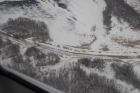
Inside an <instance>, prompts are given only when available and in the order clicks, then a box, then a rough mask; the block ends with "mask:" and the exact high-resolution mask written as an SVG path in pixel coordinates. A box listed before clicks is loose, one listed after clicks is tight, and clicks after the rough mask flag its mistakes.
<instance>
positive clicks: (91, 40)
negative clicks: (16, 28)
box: [0, 0, 140, 54]
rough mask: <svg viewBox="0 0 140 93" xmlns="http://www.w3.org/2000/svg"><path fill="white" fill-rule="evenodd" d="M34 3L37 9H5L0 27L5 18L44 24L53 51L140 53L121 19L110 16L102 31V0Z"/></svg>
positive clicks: (134, 34)
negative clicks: (107, 28) (57, 49)
mask: <svg viewBox="0 0 140 93" xmlns="http://www.w3.org/2000/svg"><path fill="white" fill-rule="evenodd" d="M11 1H12V0H11ZM37 1H38V2H39V4H38V5H37V6H34V5H31V6H30V7H26V6H23V7H24V9H22V8H21V7H14V8H10V7H8V8H7V10H3V11H0V24H2V23H5V22H6V21H7V20H8V19H9V18H13V19H15V18H18V17H28V18H31V19H35V20H40V21H43V22H45V23H46V24H47V26H48V29H49V34H50V37H51V38H52V40H53V41H52V42H50V43H51V45H52V47H55V48H58V46H59V48H61V49H64V48H65V49H66V48H67V50H69V51H76V52H81V51H84V52H86V53H93V51H94V53H109V54H111V53H114V54H116V53H117V54H125V53H131V54H139V53H140V50H139V49H140V44H139V43H137V42H139V40H140V37H139V35H140V32H139V31H134V29H131V28H130V26H129V24H128V23H126V22H124V21H123V20H122V19H120V20H121V22H119V21H118V20H117V18H116V17H115V16H113V15H112V17H111V22H112V23H111V27H112V28H111V31H109V32H107V31H106V29H105V26H104V24H103V20H104V19H103V11H104V10H105V8H106V3H105V1H104V0H86V1H85V0H70V1H67V0H60V1H59V2H55V1H54V0H37ZM125 1H126V3H128V4H129V5H130V4H131V6H132V7H133V6H134V5H136V4H138V3H136V2H138V0H134V1H131V0H125ZM58 3H61V4H64V5H65V6H66V8H63V7H60V6H59V5H58ZM136 6H138V5H136ZM38 7H39V8H38ZM27 40H29V41H31V40H30V39H27ZM135 42H136V43H135ZM128 43H133V44H135V45H133V46H131V44H130V45H129V44H128ZM83 45H86V46H87V47H86V49H83ZM104 47H105V48H107V50H106V49H104Z"/></svg>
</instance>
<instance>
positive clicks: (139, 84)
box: [111, 63, 140, 90]
mask: <svg viewBox="0 0 140 93" xmlns="http://www.w3.org/2000/svg"><path fill="white" fill-rule="evenodd" d="M111 67H112V69H113V70H114V72H115V77H116V78H117V79H120V80H121V81H125V82H126V83H128V84H131V85H132V86H133V87H134V88H138V89H139V90H140V80H139V79H138V78H137V75H136V74H135V73H134V70H133V66H132V65H131V64H123V65H121V64H118V63H112V64H111Z"/></svg>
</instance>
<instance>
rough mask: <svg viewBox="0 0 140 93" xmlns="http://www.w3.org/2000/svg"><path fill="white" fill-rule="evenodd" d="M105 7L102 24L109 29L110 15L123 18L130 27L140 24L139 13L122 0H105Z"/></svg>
mask: <svg viewBox="0 0 140 93" xmlns="http://www.w3.org/2000/svg"><path fill="white" fill-rule="evenodd" d="M105 2H106V4H107V7H106V8H105V11H104V12H103V18H104V20H103V22H104V25H106V26H107V27H108V30H110V29H111V16H112V15H114V16H116V17H117V19H118V20H120V19H123V20H124V21H125V22H127V23H129V24H130V26H131V27H132V28H135V27H138V26H139V25H140V14H139V13H137V12H136V11H135V10H134V9H133V8H132V7H131V6H129V5H128V4H126V3H125V1H124V0H105Z"/></svg>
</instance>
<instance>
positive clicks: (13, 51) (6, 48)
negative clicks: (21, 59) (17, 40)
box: [0, 37, 20, 59]
mask: <svg viewBox="0 0 140 93" xmlns="http://www.w3.org/2000/svg"><path fill="white" fill-rule="evenodd" d="M0 51H1V54H2V55H3V56H2V59H6V58H12V57H15V56H18V55H20V47H19V45H18V44H14V43H12V42H11V41H10V40H8V39H7V40H5V41H4V40H3V39H2V38H1V37H0Z"/></svg>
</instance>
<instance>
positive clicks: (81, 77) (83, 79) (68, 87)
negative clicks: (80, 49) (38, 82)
mask: <svg viewBox="0 0 140 93" xmlns="http://www.w3.org/2000/svg"><path fill="white" fill-rule="evenodd" d="M43 82H44V83H46V84H48V85H50V86H53V87H54V88H57V89H59V90H61V91H64V92H66V93H121V92H120V91H119V90H118V89H117V88H116V86H115V82H114V81H113V80H110V79H107V78H106V77H104V76H99V75H98V74H95V73H90V74H89V75H87V74H86V73H85V72H84V71H83V70H82V69H81V68H80V67H79V66H75V67H73V68H72V69H69V70H66V69H61V70H60V72H59V76H56V73H55V72H52V73H50V74H49V77H44V78H43Z"/></svg>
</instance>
